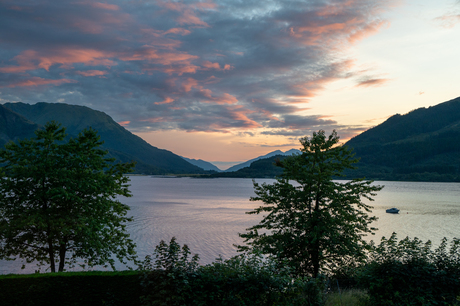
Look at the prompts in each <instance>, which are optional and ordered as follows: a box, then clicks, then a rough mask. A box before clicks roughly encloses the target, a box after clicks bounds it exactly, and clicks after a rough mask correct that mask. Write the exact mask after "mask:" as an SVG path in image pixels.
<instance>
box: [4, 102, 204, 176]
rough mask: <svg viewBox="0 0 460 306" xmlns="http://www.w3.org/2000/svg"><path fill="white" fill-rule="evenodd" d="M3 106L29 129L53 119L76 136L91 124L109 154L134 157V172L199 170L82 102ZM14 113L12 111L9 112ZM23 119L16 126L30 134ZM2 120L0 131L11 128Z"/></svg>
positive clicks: (10, 119) (160, 172)
mask: <svg viewBox="0 0 460 306" xmlns="http://www.w3.org/2000/svg"><path fill="white" fill-rule="evenodd" d="M3 108H6V109H9V110H11V113H7V114H6V117H7V118H8V119H6V120H9V121H8V122H16V121H17V120H18V119H15V118H16V117H15V116H19V115H20V116H19V117H21V116H22V117H23V121H24V122H28V124H29V125H30V129H36V127H38V125H41V126H43V125H45V124H46V123H47V122H49V121H52V120H54V121H57V122H59V123H61V124H62V125H63V126H64V127H66V132H67V133H68V134H69V135H70V136H76V135H78V133H79V132H80V131H82V130H83V129H85V128H87V127H92V128H93V129H95V130H97V131H98V134H99V135H100V136H101V139H102V140H103V141H104V145H103V147H104V148H105V149H107V150H108V151H109V155H110V156H113V157H115V158H116V159H117V160H119V161H122V162H127V161H131V160H134V161H136V162H137V165H136V172H138V173H146V174H166V173H176V174H177V173H202V172H203V170H202V169H200V168H198V167H197V166H194V165H192V164H190V163H189V162H187V161H185V160H184V159H183V158H181V157H180V156H178V155H176V154H174V153H172V152H170V151H167V150H162V149H158V148H156V147H154V146H152V145H150V144H148V143H147V142H146V141H145V140H143V139H142V138H140V137H138V136H136V135H134V134H132V133H131V132H129V131H128V130H126V129H125V128H123V127H122V126H120V125H119V124H118V123H116V122H115V121H113V119H112V118H111V117H110V116H108V115H107V114H105V113H103V112H100V111H96V110H93V109H90V108H88V107H85V106H77V105H68V104H64V103H45V102H39V103H36V104H33V105H30V104H26V103H21V102H18V103H5V104H4V107H3ZM14 113H16V114H15V115H13V114H14ZM15 120H16V121H15ZM4 121H5V120H4ZM5 122H6V121H5ZM21 122H22V121H21ZM24 122H22V123H21V126H24V127H23V129H19V130H21V131H23V132H22V133H23V134H24V136H25V137H30V136H29V134H27V131H28V130H27V129H26V125H27V123H24ZM3 124H4V122H0V125H1V127H0V131H1V129H10V130H11V128H10V127H9V125H10V123H8V124H6V123H5V125H3ZM5 126H6V128H5ZM31 135H33V133H32V134H31ZM13 136H14V137H16V138H14V137H10V139H13V140H14V139H17V138H25V137H22V135H13Z"/></svg>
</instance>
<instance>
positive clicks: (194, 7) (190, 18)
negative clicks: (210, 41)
mask: <svg viewBox="0 0 460 306" xmlns="http://www.w3.org/2000/svg"><path fill="white" fill-rule="evenodd" d="M157 3H158V5H160V6H161V7H164V8H166V9H168V10H171V11H176V12H178V13H179V14H180V15H179V16H178V17H177V18H176V21H177V22H178V23H179V24H181V25H184V24H185V25H194V26H203V27H209V25H208V24H207V23H206V22H204V21H203V20H201V19H200V18H199V17H198V16H197V15H196V11H200V10H209V9H213V8H215V7H216V5H215V4H214V3H212V2H198V3H191V4H187V3H183V2H169V1H168V2H167V1H163V0H162V1H157Z"/></svg>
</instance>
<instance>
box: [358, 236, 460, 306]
mask: <svg viewBox="0 0 460 306" xmlns="http://www.w3.org/2000/svg"><path fill="white" fill-rule="evenodd" d="M459 251H460V240H458V239H454V240H453V241H452V243H451V246H450V249H449V250H448V248H447V240H446V239H443V240H442V242H441V244H440V246H439V247H438V248H437V249H435V250H434V251H433V250H431V242H430V241H428V242H426V243H423V242H422V241H421V240H419V239H417V238H414V239H409V238H405V239H403V240H401V241H399V242H397V239H396V235H395V234H393V235H392V236H391V237H390V239H388V240H386V239H385V238H383V239H382V242H381V243H380V245H379V246H377V247H376V248H375V251H374V252H373V253H372V254H371V256H370V259H369V262H368V263H367V264H366V265H365V266H364V267H362V268H361V269H360V271H359V272H358V273H357V274H356V277H357V280H358V283H359V284H360V285H361V286H362V287H363V288H365V289H367V291H368V293H369V296H370V302H371V305H376V306H378V305H385V306H391V305H459V304H458V301H457V297H458V296H460V252H459Z"/></svg>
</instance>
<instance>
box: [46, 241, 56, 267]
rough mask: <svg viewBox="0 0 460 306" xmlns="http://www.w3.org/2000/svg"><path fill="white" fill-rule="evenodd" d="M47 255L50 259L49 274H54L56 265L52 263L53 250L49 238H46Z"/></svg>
mask: <svg viewBox="0 0 460 306" xmlns="http://www.w3.org/2000/svg"><path fill="white" fill-rule="evenodd" d="M48 255H49V257H50V265H51V266H50V267H51V272H53V273H54V272H56V263H55V262H54V248H53V242H52V241H51V238H48Z"/></svg>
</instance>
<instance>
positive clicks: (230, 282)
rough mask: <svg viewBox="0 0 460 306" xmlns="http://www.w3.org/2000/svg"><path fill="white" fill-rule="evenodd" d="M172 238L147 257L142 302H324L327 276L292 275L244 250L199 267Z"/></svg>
mask: <svg viewBox="0 0 460 306" xmlns="http://www.w3.org/2000/svg"><path fill="white" fill-rule="evenodd" d="M189 255H190V251H189V249H188V247H187V246H186V245H184V247H182V248H181V247H180V246H179V244H177V242H176V241H175V239H174V238H173V239H172V240H171V242H170V244H169V245H168V244H167V243H165V242H164V241H162V242H161V243H160V245H159V246H157V248H156V249H155V253H154V260H153V259H152V257H147V258H146V260H145V261H144V263H143V264H142V265H141V267H140V268H141V269H142V270H143V271H144V277H143V282H142V284H143V286H144V290H145V291H144V295H143V296H142V302H143V305H197V306H198V305H203V306H204V305H215V306H224V305H232V306H233V305H241V306H244V305H323V304H324V300H323V297H324V296H323V292H324V290H323V289H324V281H323V279H322V278H317V279H312V278H300V277H299V278H292V277H291V275H290V271H289V270H287V269H279V265H277V264H275V263H274V262H273V261H271V260H270V259H269V258H267V259H263V258H262V257H261V256H260V255H257V254H251V255H247V254H246V255H240V256H236V257H233V258H231V259H228V260H222V259H221V258H220V259H218V260H217V261H216V262H214V263H212V264H210V265H206V266H198V264H197V262H198V257H197V256H196V255H195V256H194V257H192V258H191V259H189Z"/></svg>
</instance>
